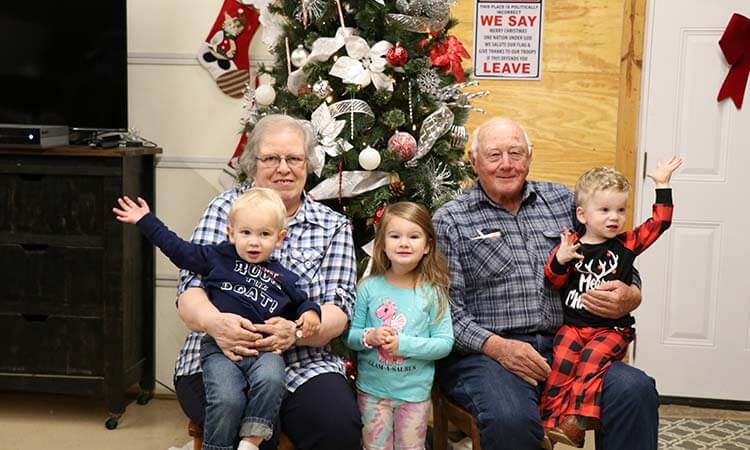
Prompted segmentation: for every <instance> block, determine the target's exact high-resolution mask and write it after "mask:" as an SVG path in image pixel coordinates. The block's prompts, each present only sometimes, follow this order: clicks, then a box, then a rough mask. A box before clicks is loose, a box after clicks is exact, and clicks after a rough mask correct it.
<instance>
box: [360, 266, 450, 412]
mask: <svg viewBox="0 0 750 450" xmlns="http://www.w3.org/2000/svg"><path fill="white" fill-rule="evenodd" d="M437 312H438V302H437V294H436V292H435V290H434V289H433V288H432V286H431V285H430V284H427V283H425V284H422V285H420V286H419V287H417V288H416V289H403V288H397V287H394V286H391V285H390V284H388V282H387V281H386V280H385V278H384V277H383V276H382V275H381V276H374V277H370V278H368V279H366V280H365V281H363V282H362V283H361V284H360V286H359V289H358V290H357V303H356V306H355V309H354V317H353V318H352V323H351V327H350V328H349V334H348V336H347V345H348V346H349V348H351V349H352V350H355V351H358V352H359V355H358V358H357V361H358V362H357V372H358V374H357V388H358V389H359V390H361V391H363V392H366V393H368V394H372V395H375V396H378V397H381V398H390V399H396V400H403V401H409V402H421V401H425V400H427V399H429V397H430V389H431V388H432V380H433V378H434V376H435V360H437V359H440V358H443V357H445V356H447V355H448V353H450V351H451V348H452V347H453V326H452V324H451V318H450V311H449V308H447V307H446V308H445V311H444V312H443V314H442V316H441V317H440V318H439V319H438V320H435V318H436V316H437ZM384 325H389V326H391V327H393V328H395V329H396V330H397V331H398V337H399V343H398V352H397V353H398V356H399V357H400V358H395V359H393V358H390V357H388V355H385V352H382V351H379V350H378V349H377V348H373V349H368V348H365V346H364V345H363V343H362V334H363V333H364V331H365V330H366V329H368V328H377V327H380V326H384Z"/></svg>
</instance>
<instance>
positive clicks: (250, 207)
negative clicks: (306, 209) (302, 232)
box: [229, 187, 287, 230]
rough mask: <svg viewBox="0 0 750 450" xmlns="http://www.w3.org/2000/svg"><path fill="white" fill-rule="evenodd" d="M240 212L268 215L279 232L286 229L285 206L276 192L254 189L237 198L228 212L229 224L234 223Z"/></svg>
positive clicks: (259, 188) (266, 189)
mask: <svg viewBox="0 0 750 450" xmlns="http://www.w3.org/2000/svg"><path fill="white" fill-rule="evenodd" d="M240 211H250V212H252V213H253V214H259V215H270V216H271V218H273V219H274V221H275V222H276V226H277V227H278V229H279V230H282V229H284V227H286V219H287V217H286V206H284V202H283V201H282V200H281V197H280V196H279V194H278V192H276V191H274V190H273V189H268V188H261V187H254V188H251V189H249V190H247V191H246V192H245V193H244V194H242V195H241V196H239V197H237V199H236V200H235V201H234V203H232V209H230V210H229V223H230V224H232V223H234V219H235V217H236V215H237V214H238V213H239V212H240Z"/></svg>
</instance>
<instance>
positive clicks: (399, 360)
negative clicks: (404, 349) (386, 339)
mask: <svg viewBox="0 0 750 450" xmlns="http://www.w3.org/2000/svg"><path fill="white" fill-rule="evenodd" d="M375 315H376V316H377V317H378V319H381V320H382V321H383V325H387V326H389V327H391V328H393V329H394V330H395V331H396V334H398V333H400V332H401V330H403V329H404V326H406V316H405V315H403V314H402V313H399V314H396V305H395V304H394V303H393V302H392V301H390V300H388V299H386V300H385V301H384V302H383V303H382V304H381V305H380V306H379V307H378V309H376V310H375ZM378 361H380V362H382V363H386V364H403V363H404V358H403V357H402V356H396V357H393V356H391V355H389V354H387V353H386V351H385V350H383V348H382V347H378Z"/></svg>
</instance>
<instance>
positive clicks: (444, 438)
mask: <svg viewBox="0 0 750 450" xmlns="http://www.w3.org/2000/svg"><path fill="white" fill-rule="evenodd" d="M449 421H450V422H451V423H453V425H455V426H456V427H457V428H458V429H459V430H461V432H463V433H464V434H465V435H467V436H469V437H470V438H471V448H472V450H481V446H480V445H479V427H477V421H476V420H474V416H472V415H471V414H470V413H469V412H468V411H466V410H465V409H463V408H461V407H460V406H458V405H456V404H455V403H453V402H452V401H451V400H450V399H449V398H448V397H446V396H445V395H443V393H442V392H440V389H438V388H437V386H433V387H432V422H433V424H432V427H433V428H432V450H448V422H449Z"/></svg>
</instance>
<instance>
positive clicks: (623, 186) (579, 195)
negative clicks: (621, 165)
mask: <svg viewBox="0 0 750 450" xmlns="http://www.w3.org/2000/svg"><path fill="white" fill-rule="evenodd" d="M608 190H612V191H615V192H628V191H630V182H629V181H628V179H627V178H625V175H623V174H621V173H620V172H618V171H617V170H615V169H613V168H611V167H605V166H602V167H594V168H593V169H591V170H589V171H587V172H586V173H584V174H583V175H581V178H579V179H578V182H576V190H575V192H576V206H580V207H585V206H586V203H587V202H588V201H589V199H590V198H591V196H592V195H594V192H599V191H608Z"/></svg>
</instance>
